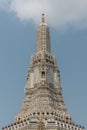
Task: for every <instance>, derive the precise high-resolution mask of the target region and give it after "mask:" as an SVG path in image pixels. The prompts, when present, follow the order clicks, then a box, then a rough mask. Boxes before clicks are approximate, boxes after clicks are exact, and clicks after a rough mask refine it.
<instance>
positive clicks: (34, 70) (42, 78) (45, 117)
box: [3, 15, 84, 130]
mask: <svg viewBox="0 0 87 130" xmlns="http://www.w3.org/2000/svg"><path fill="white" fill-rule="evenodd" d="M36 48H37V49H36V55H35V56H32V57H31V61H30V66H29V69H28V75H27V83H26V86H25V97H24V102H23V105H22V107H21V110H20V112H19V113H18V115H17V116H16V118H15V120H14V122H13V123H12V124H11V125H9V126H7V127H5V128H3V130H31V129H32V130H45V129H46V130H48V129H49V130H84V127H82V126H78V125H75V124H74V122H73V121H72V118H71V116H70V114H69V113H68V112H67V109H66V106H65V104H64V100H63V96H62V88H61V84H60V71H59V68H58V65H57V62H56V57H55V56H53V55H52V54H51V47H50V31H49V27H48V26H47V24H46V22H45V18H44V15H42V20H41V23H40V25H39V27H38V30H37V47H36Z"/></svg>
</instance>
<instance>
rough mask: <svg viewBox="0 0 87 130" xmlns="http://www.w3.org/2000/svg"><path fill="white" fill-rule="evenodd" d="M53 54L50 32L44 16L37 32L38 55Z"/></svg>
mask: <svg viewBox="0 0 87 130" xmlns="http://www.w3.org/2000/svg"><path fill="white" fill-rule="evenodd" d="M41 52H48V53H50V52H51V48H50V31H49V27H48V26H47V24H46V22H45V15H44V14H42V17H41V23H40V25H39V27H38V30H37V53H41Z"/></svg>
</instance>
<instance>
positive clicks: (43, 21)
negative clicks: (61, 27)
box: [41, 13, 45, 23]
mask: <svg viewBox="0 0 87 130" xmlns="http://www.w3.org/2000/svg"><path fill="white" fill-rule="evenodd" d="M44 16H45V14H44V13H43V14H42V21H41V22H42V23H45V18H44Z"/></svg>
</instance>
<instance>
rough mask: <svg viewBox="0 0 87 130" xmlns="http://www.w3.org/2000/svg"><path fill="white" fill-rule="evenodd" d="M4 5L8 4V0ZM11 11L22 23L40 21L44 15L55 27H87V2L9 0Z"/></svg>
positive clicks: (78, 0) (68, 0) (80, 0)
mask: <svg viewBox="0 0 87 130" xmlns="http://www.w3.org/2000/svg"><path fill="white" fill-rule="evenodd" d="M0 1H4V4H5V5H6V4H8V2H6V1H8V0H0ZM9 1H10V2H9V9H10V11H12V12H14V13H15V15H16V16H17V17H18V18H19V19H20V20H21V21H29V20H33V21H34V22H35V23H37V22H39V21H40V16H41V14H42V13H45V14H46V17H47V22H48V23H49V24H50V25H51V26H54V27H57V28H63V27H68V26H74V27H78V28H84V27H87V0H9ZM0 3H1V2H0Z"/></svg>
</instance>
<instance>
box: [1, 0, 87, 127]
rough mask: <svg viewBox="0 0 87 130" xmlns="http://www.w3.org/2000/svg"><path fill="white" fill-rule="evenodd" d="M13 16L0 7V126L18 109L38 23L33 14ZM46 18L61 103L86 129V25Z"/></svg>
mask: <svg viewBox="0 0 87 130" xmlns="http://www.w3.org/2000/svg"><path fill="white" fill-rule="evenodd" d="M67 1H68V0H67ZM54 13H55V12H54ZM25 14H26V12H25ZM16 15H17V13H16V14H15V13H14V12H10V13H9V11H7V9H6V8H5V9H4V10H3V9H1V10H0V128H2V127H3V126H6V125H9V124H10V123H11V122H12V121H13V120H14V118H15V116H16V114H17V113H18V112H19V111H20V108H21V105H22V103H23V97H24V86H25V85H26V77H27V70H28V67H29V61H30V56H31V55H32V53H33V54H35V51H36V30H37V26H38V25H39V23H40V22H39V21H40V15H39V16H38V20H37V19H35V18H36V16H37V14H36V16H35V14H34V16H33V18H34V19H32V18H31V19H30V18H29V19H25V18H24V16H23V15H22V16H23V17H22V18H20V17H17V16H18V15H17V16H16ZM32 15H33V14H32ZM47 17H48V16H47ZM50 20H51V18H50V17H48V19H47V21H48V24H49V26H50V32H51V47H52V53H53V54H56V57H57V63H58V66H59V69H60V72H61V85H62V88H63V97H64V101H65V104H66V106H67V109H68V111H69V112H70V114H71V116H72V119H73V121H74V122H75V123H78V124H82V125H84V126H85V128H86V129H87V101H86V100H87V27H86V25H83V24H82V22H81V24H79V22H78V21H79V20H78V21H76V20H75V21H74V23H73V22H70V23H69V25H68V23H67V24H65V23H62V24H60V23H58V24H56V22H55V21H52V23H51V22H50ZM57 20H58V19H57ZM65 21H66V20H65ZM72 21H73V20H72ZM72 23H73V24H72ZM77 23H78V24H79V26H77ZM59 25H60V27H61V28H60V27H59Z"/></svg>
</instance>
